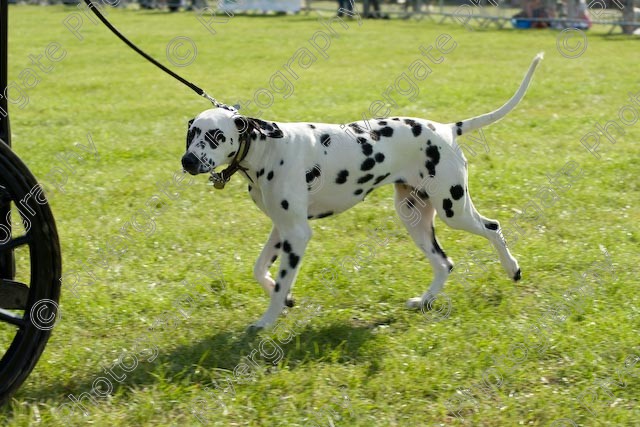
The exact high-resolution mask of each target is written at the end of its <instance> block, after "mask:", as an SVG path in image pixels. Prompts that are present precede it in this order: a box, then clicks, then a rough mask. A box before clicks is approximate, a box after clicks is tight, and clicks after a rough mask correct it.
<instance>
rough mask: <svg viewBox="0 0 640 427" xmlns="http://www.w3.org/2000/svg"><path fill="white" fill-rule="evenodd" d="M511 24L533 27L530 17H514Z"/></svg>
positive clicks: (515, 26) (520, 26) (518, 26)
mask: <svg viewBox="0 0 640 427" xmlns="http://www.w3.org/2000/svg"><path fill="white" fill-rule="evenodd" d="M511 25H513V27H514V28H531V21H529V20H528V19H512V20H511Z"/></svg>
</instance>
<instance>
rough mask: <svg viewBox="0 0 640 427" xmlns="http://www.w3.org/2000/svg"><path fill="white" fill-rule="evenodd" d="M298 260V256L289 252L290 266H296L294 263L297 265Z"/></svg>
mask: <svg viewBox="0 0 640 427" xmlns="http://www.w3.org/2000/svg"><path fill="white" fill-rule="evenodd" d="M298 261H300V257H299V256H298V255H296V254H294V253H293V252H292V253H290V254H289V265H290V266H291V268H296V265H298Z"/></svg>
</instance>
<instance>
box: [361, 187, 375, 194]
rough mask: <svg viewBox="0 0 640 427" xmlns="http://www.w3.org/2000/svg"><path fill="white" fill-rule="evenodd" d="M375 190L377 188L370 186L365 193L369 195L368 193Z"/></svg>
mask: <svg viewBox="0 0 640 427" xmlns="http://www.w3.org/2000/svg"><path fill="white" fill-rule="evenodd" d="M373 190H375V188H370V189H368V190H367V192H366V193H364V195H365V196H366V195H368V194H369V193H371V192H372V191H373Z"/></svg>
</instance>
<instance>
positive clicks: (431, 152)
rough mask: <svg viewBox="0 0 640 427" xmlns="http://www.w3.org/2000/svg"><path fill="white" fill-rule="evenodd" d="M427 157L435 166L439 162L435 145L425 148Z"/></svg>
mask: <svg viewBox="0 0 640 427" xmlns="http://www.w3.org/2000/svg"><path fill="white" fill-rule="evenodd" d="M427 156H428V157H430V158H431V161H433V163H435V164H436V165H437V164H438V163H439V162H440V151H439V150H438V147H436V146H435V145H430V146H429V147H427Z"/></svg>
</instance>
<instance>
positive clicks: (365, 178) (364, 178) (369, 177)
mask: <svg viewBox="0 0 640 427" xmlns="http://www.w3.org/2000/svg"><path fill="white" fill-rule="evenodd" d="M372 179H373V175H371V174H370V173H368V174H366V175H365V176H362V177H360V178H359V179H358V184H364V183H365V182H369V181H371V180H372ZM360 192H362V191H360Z"/></svg>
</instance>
